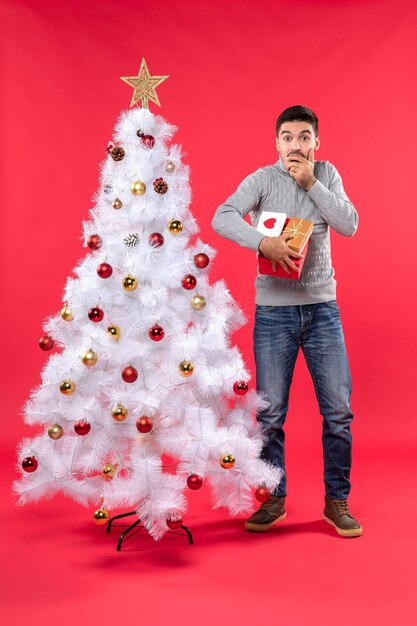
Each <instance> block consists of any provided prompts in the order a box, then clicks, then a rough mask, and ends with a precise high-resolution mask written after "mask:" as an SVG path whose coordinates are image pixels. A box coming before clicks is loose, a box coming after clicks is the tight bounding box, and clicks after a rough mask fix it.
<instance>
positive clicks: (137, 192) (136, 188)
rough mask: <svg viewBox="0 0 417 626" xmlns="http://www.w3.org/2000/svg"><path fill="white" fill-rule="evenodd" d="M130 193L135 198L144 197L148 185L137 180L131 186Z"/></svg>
mask: <svg viewBox="0 0 417 626" xmlns="http://www.w3.org/2000/svg"><path fill="white" fill-rule="evenodd" d="M130 191H131V192H132V193H133V195H134V196H143V194H144V193H145V191H146V185H145V183H143V182H142V181H141V180H135V181H133V183H132V184H131V185H130Z"/></svg>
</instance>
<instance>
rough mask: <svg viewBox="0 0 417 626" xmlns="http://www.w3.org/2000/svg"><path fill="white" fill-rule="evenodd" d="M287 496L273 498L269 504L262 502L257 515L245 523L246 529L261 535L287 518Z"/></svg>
mask: <svg viewBox="0 0 417 626" xmlns="http://www.w3.org/2000/svg"><path fill="white" fill-rule="evenodd" d="M284 505H285V496H271V497H270V498H269V500H268V502H262V504H261V506H260V508H259V510H258V511H256V513H254V514H253V515H251V516H250V518H249V519H248V520H246V522H245V529H246V530H252V531H254V532H258V533H261V532H263V531H265V530H268V529H269V528H271V526H273V525H274V524H277V523H278V522H280V521H281V520H283V519H285V518H286V517H287V511H286V510H285V508H284Z"/></svg>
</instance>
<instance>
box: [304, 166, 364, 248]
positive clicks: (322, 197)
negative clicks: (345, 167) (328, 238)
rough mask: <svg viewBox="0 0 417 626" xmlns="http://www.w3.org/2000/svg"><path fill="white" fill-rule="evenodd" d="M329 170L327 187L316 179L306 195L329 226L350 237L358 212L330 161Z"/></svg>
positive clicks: (355, 224)
mask: <svg viewBox="0 0 417 626" xmlns="http://www.w3.org/2000/svg"><path fill="white" fill-rule="evenodd" d="M329 170H330V171H329V176H330V183H329V189H327V187H326V186H325V185H323V183H321V182H320V181H319V180H316V182H315V183H314V185H313V186H312V187H311V189H310V190H309V191H307V195H308V196H309V197H310V198H311V200H312V201H313V202H314V204H315V205H316V207H317V209H318V210H319V212H320V215H321V216H322V217H323V219H324V220H325V221H326V222H327V224H328V225H329V226H331V227H332V228H333V229H334V230H335V231H337V232H338V233H340V234H341V235H346V236H347V237H352V235H354V234H355V232H356V230H357V228H358V214H357V212H356V209H355V207H354V206H353V204H352V203H351V201H350V200H349V198H348V197H347V195H346V193H345V190H344V189H343V183H342V179H341V177H340V174H339V172H338V171H337V169H336V168H335V167H334V165H332V164H331V163H329Z"/></svg>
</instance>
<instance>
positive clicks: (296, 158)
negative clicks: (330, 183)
mask: <svg viewBox="0 0 417 626" xmlns="http://www.w3.org/2000/svg"><path fill="white" fill-rule="evenodd" d="M288 163H289V165H288V173H289V175H290V176H291V177H292V178H294V180H295V181H296V182H297V183H298V184H299V185H300V187H302V188H303V189H305V190H306V191H309V190H310V189H311V188H312V186H313V185H314V183H315V182H316V180H317V179H316V177H315V176H314V152H313V149H312V148H310V150H309V151H308V155H307V158H305V157H304V156H303V155H302V154H291V155H290V156H289V157H288Z"/></svg>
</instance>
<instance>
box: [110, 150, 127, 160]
mask: <svg viewBox="0 0 417 626" xmlns="http://www.w3.org/2000/svg"><path fill="white" fill-rule="evenodd" d="M110 154H111V158H112V159H113V161H122V159H124V157H125V151H124V150H123V148H122V147H121V146H115V147H114V148H113V150H112V151H111V152H110Z"/></svg>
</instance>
